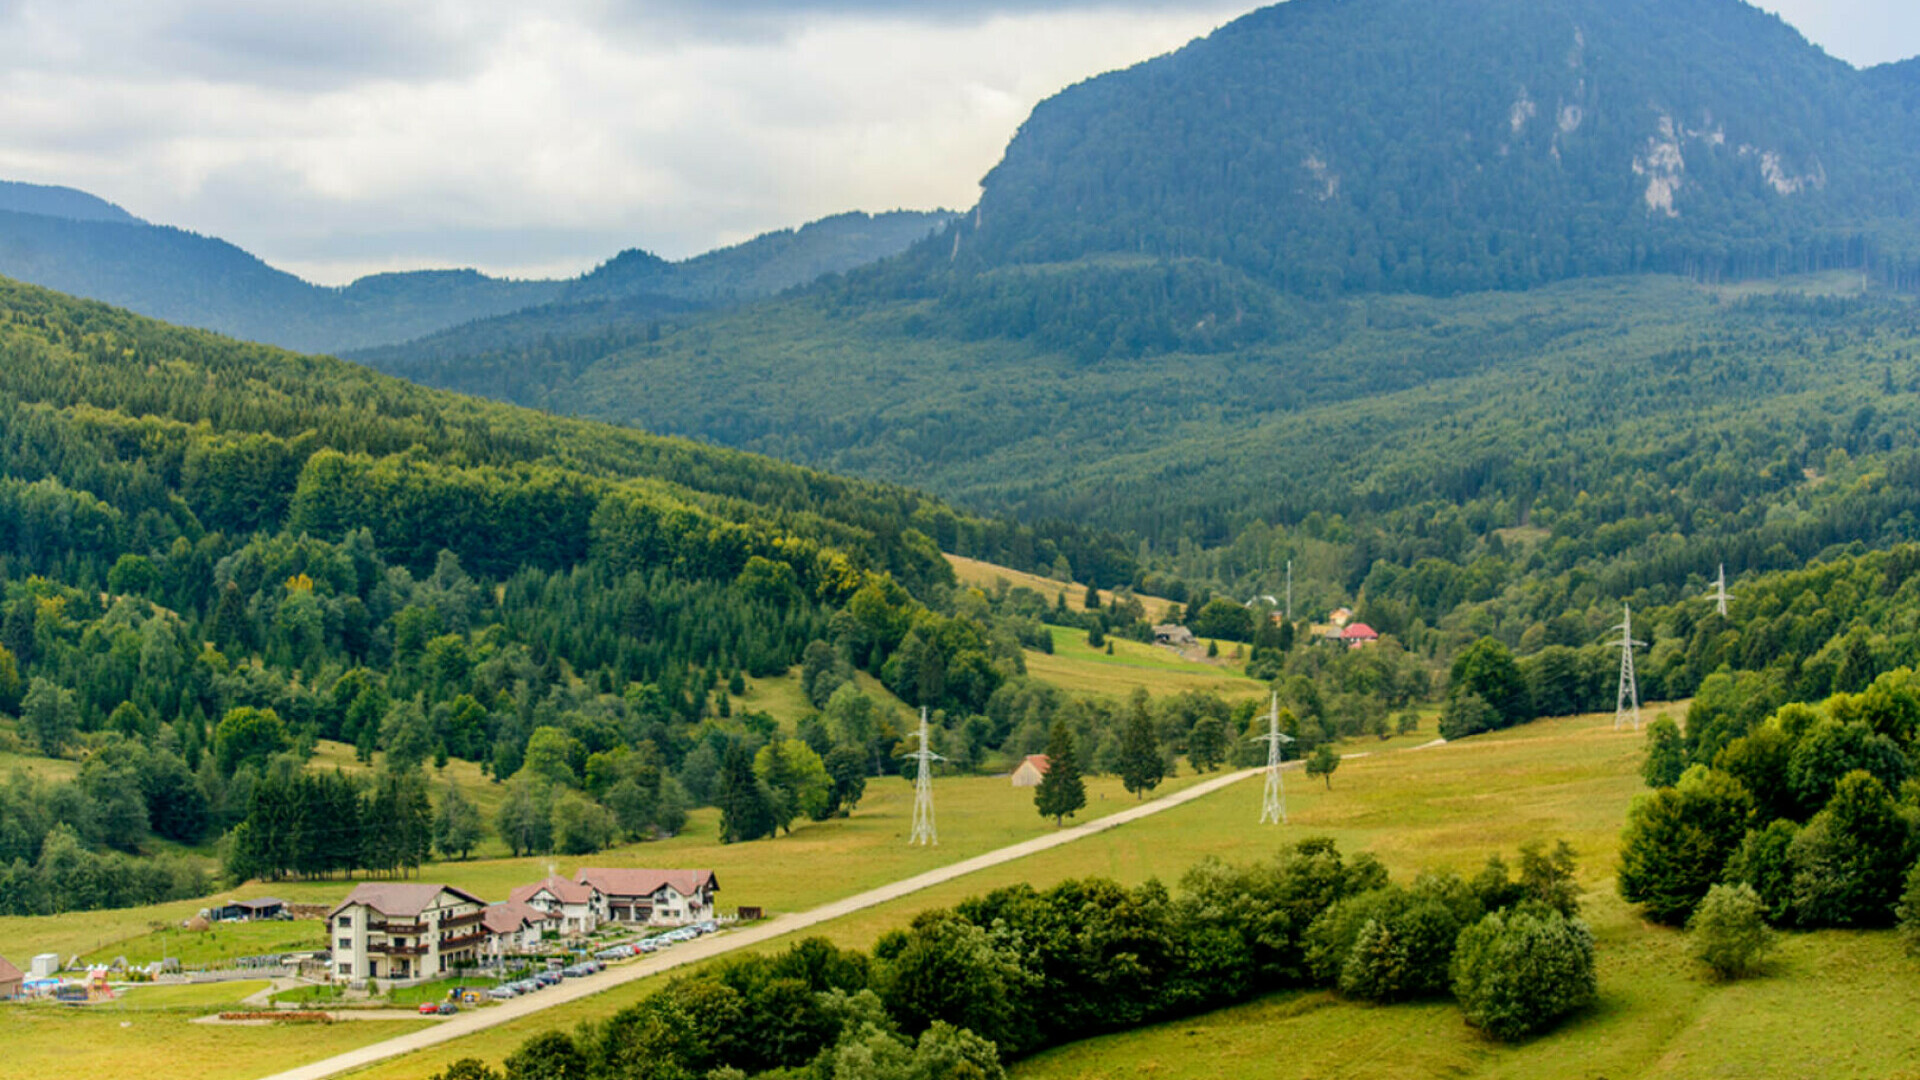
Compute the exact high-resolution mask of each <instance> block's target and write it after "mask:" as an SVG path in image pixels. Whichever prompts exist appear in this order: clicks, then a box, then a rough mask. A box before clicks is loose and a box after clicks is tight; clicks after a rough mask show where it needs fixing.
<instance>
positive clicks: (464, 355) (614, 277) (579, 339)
mask: <svg viewBox="0 0 1920 1080" xmlns="http://www.w3.org/2000/svg"><path fill="white" fill-rule="evenodd" d="M951 219H952V215H951V214H948V213H945V212H933V213H920V212H916V211H908V210H896V211H893V212H891V213H885V214H871V215H869V214H863V213H859V212H855V213H849V214H840V215H836V216H834V217H830V218H823V219H821V220H820V221H816V222H813V223H812V224H809V225H804V226H802V227H800V228H798V229H782V230H779V231H777V232H770V233H765V234H763V235H761V236H758V237H756V238H754V239H752V240H749V241H747V242H746V243H743V244H736V245H734V246H732V247H727V248H721V249H719V250H717V251H710V252H708V253H706V254H704V255H697V256H695V257H693V258H691V259H687V260H685V261H683V262H678V263H675V262H668V261H667V260H665V259H662V258H660V257H659V256H658V255H654V254H652V253H651V252H647V251H642V250H640V249H638V248H635V249H630V250H628V251H623V252H621V253H620V254H619V255H617V256H615V257H614V258H612V259H609V260H608V261H606V262H605V263H602V264H601V265H600V266H598V267H596V268H595V269H594V270H593V272H592V273H589V274H586V275H584V276H583V277H581V278H579V279H577V280H575V281H571V282H568V283H566V285H565V286H564V287H563V288H562V289H561V290H560V293H559V296H558V298H557V299H556V300H555V301H554V302H552V303H547V304H541V305H539V306H537V307H530V308H527V309H525V310H522V311H516V312H514V313H512V314H509V315H499V316H495V317H493V318H488V319H479V320H476V321H474V322H471V323H467V324H464V325H461V326H456V327H453V328H451V329H447V330H442V331H440V332H438V333H435V334H430V335H427V336H425V337H422V338H419V339H416V340H413V341H408V342H404V343H401V344H398V345H387V346H380V347H376V348H370V349H360V350H356V351H353V352H350V353H349V354H348V355H350V356H351V357H352V358H353V359H355V360H358V361H361V362H362V363H366V364H370V365H372V366H374V367H377V368H380V369H381V370H383V371H388V372H391V373H393V374H395V375H401V376H404V377H406V378H410V379H414V380H416V381H419V382H426V383H430V384H434V385H450V384H451V383H452V382H454V381H462V382H463V389H465V390H466V391H467V392H469V393H479V394H483V395H486V396H488V397H495V398H501V399H504V400H509V401H516V402H519V403H521V404H525V405H534V406H539V407H545V406H547V405H548V404H550V403H552V402H555V401H564V400H565V399H566V398H567V396H568V394H569V392H570V387H571V383H572V380H573V379H574V378H575V377H576V376H578V374H579V371H580V367H581V365H582V364H583V363H584V362H587V361H591V360H597V359H599V358H600V357H602V356H606V355H608V354H610V353H614V352H618V351H620V350H621V349H624V348H626V347H628V346H629V345H632V344H635V343H637V342H641V341H646V340H658V338H659V336H660V323H661V320H665V319H673V318H676V317H685V316H687V315H689V314H691V313H692V312H694V311H697V310H700V309H701V308H705V307H718V306H726V305H730V304H736V303H744V302H748V301H753V300H760V299H765V298H766V297H769V296H772V295H774V294H775V293H779V292H782V291H784V290H786V289H790V288H793V287H795V286H799V285H805V284H807V283H810V282H813V281H816V280H818V279H820V278H822V277H824V276H827V275H830V274H837V273H842V272H844V271H848V270H852V269H855V268H858V267H861V266H865V265H868V264H870V263H874V262H878V261H879V260H881V259H884V258H887V257H888V256H890V255H896V254H899V253H900V252H902V251H905V250H906V249H907V248H908V247H909V246H910V245H912V244H913V243H915V242H917V241H920V240H924V239H925V238H926V237H927V236H928V234H930V233H931V232H933V231H934V230H935V229H937V228H939V227H940V226H942V225H944V224H945V223H946V222H948V221H949V220H951ZM536 354H537V357H536ZM506 357H511V361H510V362H508V363H501V362H499V361H500V360H501V359H502V358H506ZM470 376H471V378H470Z"/></svg>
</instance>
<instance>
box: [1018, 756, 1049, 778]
mask: <svg viewBox="0 0 1920 1080" xmlns="http://www.w3.org/2000/svg"><path fill="white" fill-rule="evenodd" d="M1022 764H1024V765H1031V766H1033V767H1034V769H1035V770H1036V771H1038V772H1039V773H1040V775H1042V776H1045V775H1046V773H1047V770H1048V769H1049V768H1051V767H1052V766H1053V762H1052V761H1051V760H1049V759H1048V758H1047V755H1045V754H1028V755H1027V759H1026V760H1025V761H1024V762H1022Z"/></svg>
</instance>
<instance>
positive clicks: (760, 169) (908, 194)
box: [0, 0, 1240, 281]
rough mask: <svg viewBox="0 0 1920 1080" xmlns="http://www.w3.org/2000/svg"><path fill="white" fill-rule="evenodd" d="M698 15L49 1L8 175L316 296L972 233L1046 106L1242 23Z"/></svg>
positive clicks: (9, 48) (1051, 12) (26, 50)
mask: <svg viewBox="0 0 1920 1080" xmlns="http://www.w3.org/2000/svg"><path fill="white" fill-rule="evenodd" d="M701 6H702V5H700V4H698V3H692V4H684V3H683V4H679V5H664V6H662V5H655V6H653V7H651V8H647V9H643V10H637V11H636V10H619V9H616V7H614V6H613V5H608V4H600V3H595V2H594V0H578V2H576V3H573V4H571V5H568V4H559V5H544V6H541V5H511V6H510V5H506V4H503V3H492V2H491V0H478V2H474V3H470V4H465V5H448V6H440V5H425V6H423V7H420V8H418V9H411V10H410V11H409V13H408V14H406V15H404V16H401V17H397V18H391V19H389V18H388V17H386V16H384V15H383V14H382V12H384V11H386V10H387V7H386V6H385V5H375V4H372V3H370V2H366V0H361V2H356V3H344V4H319V3H311V2H308V0H300V2H299V3H295V4H289V5H281V4H276V5H273V6H272V8H271V9H270V10H272V11H274V12H275V13H276V14H275V17H274V18H272V19H264V18H261V17H259V16H257V15H252V14H246V13H245V12H248V11H252V10H254V9H255V8H257V7H258V5H255V4H250V3H247V2H246V0H208V2H188V0H163V2H160V3H156V4H153V5H149V6H145V7H142V8H140V9H139V12H140V13H139V14H136V15H134V16H133V17H131V18H129V19H127V20H124V21H121V22H119V23H118V24H117V25H112V26H109V25H108V24H110V23H113V22H114V20H113V19H112V18H110V17H109V13H108V12H107V11H106V10H105V9H104V7H103V6H96V5H94V4H92V3H91V0H79V2H78V4H77V5H75V4H69V5H66V6H63V7H60V8H53V7H51V6H45V5H43V3H42V2H41V0H26V2H24V3H21V4H17V5H15V6H14V7H13V8H12V9H11V11H10V12H9V11H8V10H7V9H0V64H4V67H0V71H4V74H0V100H4V101H5V102H6V104H7V108H8V113H9V123H8V125H7V127H6V130H5V131H4V132H3V133H0V176H5V177H8V178H13V179H23V180H31V181H36V182H42V183H64V184H70V185H73V186H75V187H80V188H84V189H86V190H89V191H92V192H94V193H95V194H99V195H101V196H103V197H105V198H109V199H111V200H113V201H115V202H118V203H120V204H121V205H123V206H126V207H127V208H128V209H129V210H131V211H133V212H134V213H136V214H139V215H141V216H143V217H146V218H148V219H149V220H153V221H160V222H166V223H171V224H178V225H181V226H183V227H187V228H192V229H194V230H196V231H199V232H204V233H209V234H213V235H218V236H221V237H223V238H226V239H229V240H232V241H233V242H235V243H237V244H240V245H241V246H242V247H245V248H247V249H248V250H250V251H253V252H254V253H256V254H258V255H260V256H262V257H263V258H265V259H267V260H268V261H269V262H272V263H274V264H275V265H278V266H282V267H285V268H287V269H290V270H293V271H295V272H296V273H302V274H304V275H309V276H312V277H314V278H316V279H319V280H326V281H340V280H345V279H347V278H350V277H353V276H356V275H358V274H360V273H362V272H368V271H373V270H380V269H395V268H405V267H415V266H440V265H469V264H471V265H478V266H480V267H482V268H483V269H487V270H490V271H494V272H499V273H510V274H518V275H531V274H544V273H552V272H556V271H562V272H564V271H577V270H580V269H584V268H586V267H588V266H590V265H592V264H593V263H595V262H597V261H599V260H601V259H603V258H606V257H607V256H609V255H611V254H612V253H613V252H615V251H617V250H619V249H620V248H623V247H628V246H633V245H641V246H645V247H648V248H650V249H653V250H656V251H659V252H661V253H662V254H666V255H669V256H680V255H687V254H692V253H695V252H698V251H702V250H706V249H708V248H711V247H713V246H716V245H718V244H723V243H729V242H733V241H737V240H740V239H745V238H747V237H750V236H752V235H754V234H756V233H758V232H761V231H764V230H767V229H771V228H779V227H783V226H787V225H795V224H799V223H801V222H803V221H806V220H810V219H813V218H817V217H821V216H824V215H826V214H830V213H836V212H839V211H842V210H847V209H870V210H883V209H892V208H895V207H901V206H906V207H916V208H932V207H935V206H947V207H960V208H964V207H966V206H969V205H971V204H972V202H973V200H974V199H975V197H976V196H977V193H978V187H977V181H978V180H979V178H980V177H981V176H983V175H985V173H986V171H987V170H988V169H989V168H991V167H992V165H993V164H994V163H995V162H996V161H997V160H998V159H999V156H1000V153H1001V151H1002V150H1003V149H1004V148H1005V145H1006V142H1007V140H1008V139H1009V138H1010V137H1011V136H1012V134H1013V132H1014V130H1015V129H1016V128H1017V127H1018V126H1019V124H1020V122H1021V121H1022V120H1023V119H1024V118H1025V117H1026V115H1027V112H1028V111H1029V110H1030V109H1031V108H1032V106H1033V105H1034V104H1035V103H1036V102H1038V101H1039V100H1040V99H1041V98H1043V97H1045V96H1047V95H1048V94H1051V93H1053V92H1056V91H1058V90H1060V89H1061V88H1063V87H1065V86H1067V85H1068V84H1070V83H1072V82H1076V81H1078V80H1080V79H1083V78H1086V77H1088V76H1089V75H1092V74H1095V73H1097V72H1099V71H1103V70H1107V69H1110V68H1114V67H1119V66H1124V65H1127V64H1130V63H1133V62H1136V61H1139V60H1143V59H1146V58H1147V57H1150V56H1153V55H1156V54H1159V53H1162V52H1165V51H1168V50H1170V49H1173V48H1177V47H1179V46H1180V45H1182V44H1184V43H1186V42H1187V41H1188V40H1190V39H1192V38H1193V37H1195V36H1198V35H1201V34H1204V33H1206V32H1208V31H1210V30H1211V29H1213V28H1214V27H1216V26H1218V25H1219V24H1221V23H1222V22H1225V21H1226V20H1227V19H1229V18H1231V17H1233V16H1234V15H1236V14H1238V13H1239V10H1240V8H1239V6H1238V4H1231V5H1230V4H1226V3H1219V2H1215V3H1211V4H1207V3H1202V4H1199V5H1195V4H1187V5H1153V4H1139V5H1133V6H1125V7H1105V6H1101V7H1093V8H1086V9H1075V7H1074V6H1073V5H1068V4H1038V5H1027V6H1029V7H1036V8H1038V9H1039V10H1008V11H1004V12H1002V13H999V14H988V15H979V14H977V13H976V14H974V15H972V16H969V17H964V18H963V17H959V16H958V15H956V14H954V11H953V10H947V11H944V12H935V15H934V16H932V17H928V16H923V15H918V14H916V15H914V16H907V15H902V14H897V13H893V12H890V11H888V10H885V9H886V8H887V7H888V5H883V4H877V3H868V4H857V5H854V7H853V9H852V10H848V9H846V7H845V5H841V6H840V10H836V11H831V12H829V11H824V10H821V9H816V10H814V11H813V12H812V14H811V15H810V17H807V18H804V19H802V18H799V17H797V16H796V15H795V14H794V8H793V7H792V6H791V5H789V6H786V7H779V8H775V7H771V6H768V5H764V4H762V5H760V7H759V8H756V7H755V6H754V5H752V4H747V5H744V6H736V7H734V8H732V9H731V11H732V14H731V15H730V16H729V17H728V18H727V19H724V20H713V19H704V20H703V19H700V18H695V17H694V16H698V15H699V14H700V12H699V10H698V9H700V8H701ZM942 6H944V7H947V8H950V9H951V8H955V7H957V5H936V7H942ZM1055 9H1057V10H1055ZM975 10H976V12H977V10H978V8H976V9H975ZM94 30H99V31H100V33H99V34H98V35H97V36H95V35H93V33H92V31H94ZM112 56H130V57H131V56H138V57H141V58H140V59H139V60H138V61H137V62H128V63H124V64H123V63H116V62H112V61H111V60H110V59H109V58H110V57H112Z"/></svg>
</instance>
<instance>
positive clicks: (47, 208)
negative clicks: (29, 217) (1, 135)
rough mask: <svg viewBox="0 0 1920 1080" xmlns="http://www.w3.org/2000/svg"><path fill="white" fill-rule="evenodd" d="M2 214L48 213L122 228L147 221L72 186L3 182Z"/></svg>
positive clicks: (0, 189) (0, 182) (0, 201)
mask: <svg viewBox="0 0 1920 1080" xmlns="http://www.w3.org/2000/svg"><path fill="white" fill-rule="evenodd" d="M0 211H6V212H8V213H14V214H44V215H46V216H47V217H60V218H67V219H69V220H71V221H114V222H119V223H120V224H122V225H144V224H146V222H143V221H141V220H140V219H139V218H137V217H134V216H133V215H132V214H129V213H127V212H126V211H125V210H123V209H121V208H120V207H118V206H116V205H114V204H113V203H110V202H108V201H107V200H105V199H102V198H100V197H99V196H96V195H89V194H87V193H86V192H84V191H80V190H77V189H75V188H70V187H54V186H49V185H46V184H23V183H20V182H19V181H16V180H0Z"/></svg>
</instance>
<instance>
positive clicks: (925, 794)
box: [906, 705, 947, 847]
mask: <svg viewBox="0 0 1920 1080" xmlns="http://www.w3.org/2000/svg"><path fill="white" fill-rule="evenodd" d="M906 756H908V757H911V758H913V760H914V771H913V835H912V836H911V837H909V838H908V840H907V843H908V844H909V845H912V844H930V845H932V846H934V847H938V846H940V834H939V832H937V831H936V830H935V829H934V827H933V763H934V762H936V761H945V760H947V759H946V758H943V757H941V756H940V755H939V754H936V753H934V752H933V744H932V743H931V742H929V741H927V707H926V706H925V705H922V706H920V749H918V750H915V751H913V752H912V753H911V754H908V755H906Z"/></svg>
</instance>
